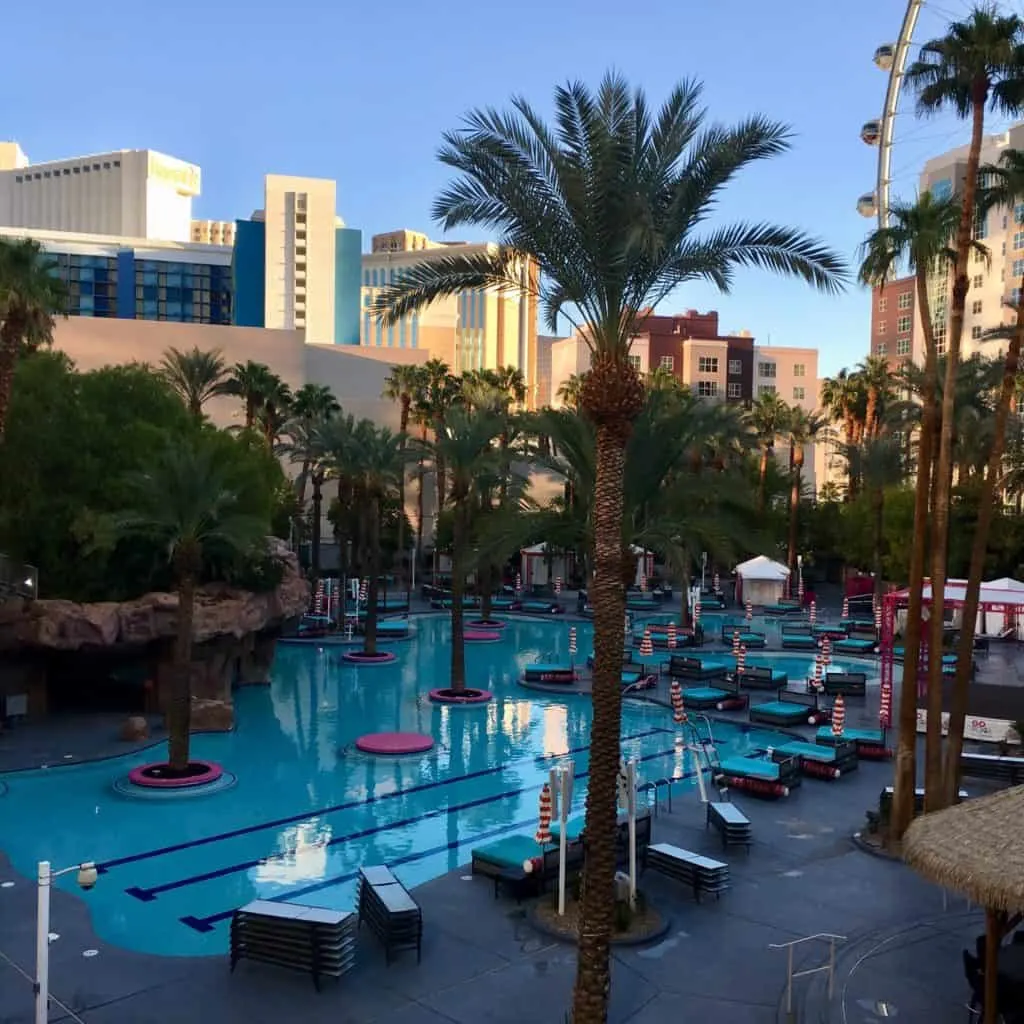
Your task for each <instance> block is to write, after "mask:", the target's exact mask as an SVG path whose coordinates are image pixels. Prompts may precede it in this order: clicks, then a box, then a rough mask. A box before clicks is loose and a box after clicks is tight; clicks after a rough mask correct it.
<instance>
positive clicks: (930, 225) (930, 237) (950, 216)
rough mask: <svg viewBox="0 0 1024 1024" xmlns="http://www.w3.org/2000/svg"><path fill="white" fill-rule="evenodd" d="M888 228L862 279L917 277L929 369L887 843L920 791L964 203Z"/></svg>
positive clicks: (909, 215)
mask: <svg viewBox="0 0 1024 1024" xmlns="http://www.w3.org/2000/svg"><path fill="white" fill-rule="evenodd" d="M889 218H890V225H889V227H886V228H879V229H878V230H877V231H875V232H873V233H872V234H871V235H870V236H869V237H868V239H867V241H866V242H865V243H864V247H863V261H862V263H861V268H860V279H861V281H862V282H864V283H865V284H868V285H882V284H884V283H885V282H886V281H887V280H889V279H890V278H891V277H893V276H894V275H895V273H896V270H897V268H898V267H900V266H902V265H904V264H907V265H909V266H910V268H911V269H912V270H913V272H914V283H915V292H916V296H917V308H918V310H919V312H920V316H921V327H922V331H923V335H924V350H925V364H924V374H923V382H922V392H921V399H922V401H921V409H922V418H921V429H920V435H919V438H918V453H917V479H916V482H915V485H914V541H913V546H912V547H911V552H910V574H909V580H908V587H909V591H910V593H909V597H908V608H907V626H906V633H905V635H904V639H903V649H904V656H903V657H904V660H903V677H902V684H901V687H900V702H899V703H900V719H899V740H898V746H897V752H896V769H895V774H894V778H893V805H892V815H891V818H890V824H889V829H890V839H891V841H892V843H893V844H894V845H895V844H897V843H899V842H900V841H901V840H902V838H903V833H904V832H906V830H907V828H908V827H909V825H910V822H911V819H912V817H913V813H914V791H915V789H916V788H917V768H916V756H917V754H916V751H917V681H918V680H917V677H918V668H919V665H920V658H921V634H922V625H921V611H922V608H923V594H924V576H925V559H926V556H927V552H928V534H929V530H928V524H929V514H928V505H929V496H930V490H931V480H932V461H933V457H934V451H933V448H934V440H935V428H936V424H937V422H938V416H937V411H936V402H935V399H936V394H937V390H938V388H937V381H938V363H937V359H938V356H937V353H936V350H935V324H934V321H933V319H932V308H931V299H930V297H929V294H928V278H929V274H931V273H939V274H941V273H943V272H945V273H947V274H948V271H949V268H950V267H951V266H952V265H953V263H954V261H955V258H956V256H955V253H954V252H953V250H952V249H951V248H950V243H951V241H952V239H953V237H954V234H955V232H956V229H957V225H958V224H959V222H960V207H959V204H958V203H957V202H956V201H955V200H953V199H951V198H947V199H935V198H934V197H933V196H932V194H931V193H930V192H925V193H924V194H923V195H921V196H919V197H918V200H917V202H916V203H913V204H906V203H894V204H893V205H892V206H891V207H890V211H889Z"/></svg>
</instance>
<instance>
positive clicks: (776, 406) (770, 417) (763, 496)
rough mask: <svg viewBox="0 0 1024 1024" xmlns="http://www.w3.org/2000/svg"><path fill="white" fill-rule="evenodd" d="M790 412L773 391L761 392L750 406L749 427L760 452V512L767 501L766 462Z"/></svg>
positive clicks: (772, 452)
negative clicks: (755, 437) (752, 431)
mask: <svg viewBox="0 0 1024 1024" xmlns="http://www.w3.org/2000/svg"><path fill="white" fill-rule="evenodd" d="M790 412H791V410H790V408H789V406H788V405H787V404H786V403H785V402H784V401H783V400H782V399H781V398H780V397H779V396H778V394H777V393H776V392H775V391H762V392H761V394H759V395H758V396H757V398H755V399H754V400H753V402H751V404H750V425H751V427H753V429H754V433H755V434H756V435H757V443H758V447H759V448H760V450H761V456H760V460H759V467H758V483H757V507H758V509H759V510H760V511H761V512H764V510H765V505H766V504H767V500H768V490H767V488H768V462H769V460H770V459H771V458H772V456H773V454H774V453H775V442H776V441H777V440H778V439H779V438H780V437H781V436H782V435H783V434H784V433H785V431H786V425H787V424H788V422H789V416H790Z"/></svg>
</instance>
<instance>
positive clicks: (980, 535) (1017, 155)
mask: <svg viewBox="0 0 1024 1024" xmlns="http://www.w3.org/2000/svg"><path fill="white" fill-rule="evenodd" d="M984 172H985V176H986V178H985V180H986V181H987V182H989V183H990V184H989V185H988V187H987V188H985V189H984V190H983V191H982V194H981V196H980V198H979V202H978V207H979V210H980V211H981V215H982V216H984V215H985V214H987V213H988V211H989V210H991V209H992V208H994V207H999V206H1004V207H1011V208H1012V207H1013V206H1014V205H1016V203H1018V202H1020V200H1021V198H1022V197H1024V152H1021V151H1020V150H1016V149H1009V150H1006V152H1004V153H1003V154H1002V156H1001V157H1000V159H999V163H998V164H997V165H995V166H991V165H990V166H987V167H985V168H984ZM1010 307H1011V308H1012V309H1013V311H1014V313H1015V314H1016V317H1017V319H1016V322H1015V323H1014V324H1013V325H1012V326H1010V327H999V328H996V329H994V330H991V331H988V332H986V336H987V337H989V338H1002V339H1006V340H1007V342H1008V344H1007V347H1006V358H1005V360H1004V363H1003V374H1002V381H1001V385H1000V388H999V397H998V400H997V402H996V407H995V417H994V422H993V425H992V429H993V436H992V445H991V449H990V451H989V455H988V466H987V468H986V472H985V477H984V479H983V481H982V486H981V494H980V495H979V498H978V512H977V515H978V518H977V521H976V523H975V525H974V542H973V545H972V547H971V563H970V568H969V570H968V575H967V590H966V593H965V594H964V608H963V617H962V619H961V626H960V640H959V648H958V650H957V667H956V679H955V681H954V683H953V694H952V699H951V701H950V709H949V738H948V743H947V746H946V764H945V768H944V770H943V786H944V789H945V794H944V802H945V803H946V804H952V803H954V802H955V801H956V796H957V793H958V792H959V789H960V754H961V752H962V750H963V742H964V724H965V720H966V717H967V696H968V688H969V686H970V680H971V674H970V668H971V663H972V659H973V652H974V630H975V626H976V623H977V619H978V604H979V599H980V597H981V579H982V576H983V574H984V571H985V556H986V554H987V553H988V540H989V531H990V529H991V526H992V515H993V511H994V509H995V501H996V494H997V492H998V489H999V487H1000V483H1001V480H1002V478H1003V453H1004V451H1005V449H1006V435H1007V425H1008V422H1009V419H1010V410H1011V407H1012V405H1013V403H1014V399H1015V398H1016V394H1017V385H1018V375H1019V373H1020V353H1021V345H1022V343H1024V278H1022V280H1021V282H1020V285H1019V288H1018V292H1017V301H1016V302H1015V303H1011V304H1010ZM951 787H952V788H951Z"/></svg>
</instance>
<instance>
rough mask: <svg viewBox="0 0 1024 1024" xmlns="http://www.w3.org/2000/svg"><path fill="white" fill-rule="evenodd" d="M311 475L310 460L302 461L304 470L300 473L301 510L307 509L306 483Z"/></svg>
mask: <svg viewBox="0 0 1024 1024" xmlns="http://www.w3.org/2000/svg"><path fill="white" fill-rule="evenodd" d="M308 475H309V459H303V460H302V470H301V471H300V473H299V479H298V491H299V508H301V509H303V510H304V509H305V508H306V483H307V482H308V481H307V478H308Z"/></svg>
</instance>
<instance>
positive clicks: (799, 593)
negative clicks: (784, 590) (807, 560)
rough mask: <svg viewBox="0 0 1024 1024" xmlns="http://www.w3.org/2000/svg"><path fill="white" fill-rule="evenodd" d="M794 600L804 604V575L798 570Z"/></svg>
mask: <svg viewBox="0 0 1024 1024" xmlns="http://www.w3.org/2000/svg"><path fill="white" fill-rule="evenodd" d="M796 599H797V600H798V601H799V602H800V603H801V604H803V603H804V573H803V569H801V570H800V574H799V576H797V580H796Z"/></svg>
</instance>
